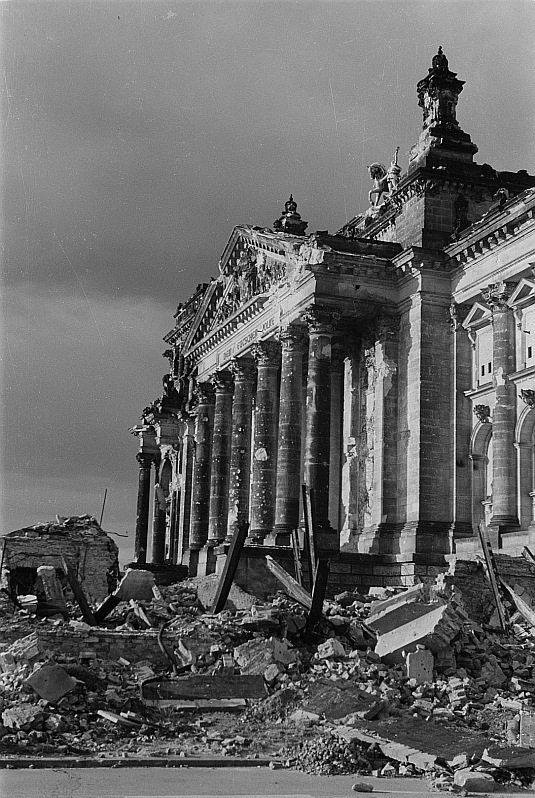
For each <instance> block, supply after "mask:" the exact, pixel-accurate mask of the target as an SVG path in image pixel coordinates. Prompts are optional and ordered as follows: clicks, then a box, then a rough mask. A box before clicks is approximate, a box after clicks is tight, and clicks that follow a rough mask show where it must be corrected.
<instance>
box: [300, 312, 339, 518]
mask: <svg viewBox="0 0 535 798" xmlns="http://www.w3.org/2000/svg"><path fill="white" fill-rule="evenodd" d="M303 320H304V321H305V322H306V324H307V325H308V330H309V346H308V379H307V400H306V432H305V474H304V476H305V483H306V484H307V485H308V487H309V488H311V489H312V490H313V492H314V493H313V495H314V504H313V509H314V514H315V519H316V527H317V529H318V530H319V531H330V530H331V525H330V523H329V517H328V513H329V471H330V456H331V340H332V336H333V334H334V328H333V325H332V322H333V314H331V313H327V312H325V311H322V310H320V309H318V308H316V307H313V308H311V309H310V310H308V311H306V313H305V314H303Z"/></svg>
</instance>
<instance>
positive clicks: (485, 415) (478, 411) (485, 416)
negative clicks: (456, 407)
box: [474, 405, 490, 424]
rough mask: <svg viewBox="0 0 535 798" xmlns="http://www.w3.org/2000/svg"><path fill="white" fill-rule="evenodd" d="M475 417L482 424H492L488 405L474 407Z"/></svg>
mask: <svg viewBox="0 0 535 798" xmlns="http://www.w3.org/2000/svg"><path fill="white" fill-rule="evenodd" d="M474 415H475V416H476V418H478V419H479V421H481V423H482V424H490V407H489V406H488V405H474Z"/></svg>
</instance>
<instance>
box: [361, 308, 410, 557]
mask: <svg viewBox="0 0 535 798" xmlns="http://www.w3.org/2000/svg"><path fill="white" fill-rule="evenodd" d="M398 331H399V319H398V318H397V317H394V316H387V315H384V314H382V315H380V316H379V317H378V318H377V319H376V321H375V323H374V328H373V337H374V339H375V343H374V346H373V347H372V348H371V350H369V355H368V379H369V389H368V397H367V398H368V405H369V407H368V419H367V426H368V434H369V436H370V438H371V441H370V444H369V447H368V449H369V451H371V452H372V453H373V460H372V462H371V463H370V468H371V474H370V476H369V482H368V484H367V494H368V504H369V514H368V516H369V523H368V526H367V529H366V530H365V535H364V536H363V540H362V541H361V547H360V549H359V550H360V551H364V552H366V553H370V554H371V553H374V554H375V553H377V554H392V553H395V552H396V550H397V546H398V538H399V531H400V529H399V527H400V525H399V524H398V523H397V522H398V512H397V491H398V484H397V472H398V469H397V410H398V401H397V399H398V374H397V372H398Z"/></svg>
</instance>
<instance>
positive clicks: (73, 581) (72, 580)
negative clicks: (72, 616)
mask: <svg viewBox="0 0 535 798" xmlns="http://www.w3.org/2000/svg"><path fill="white" fill-rule="evenodd" d="M61 565H62V567H63V570H64V571H65V574H66V576H67V581H68V582H69V585H70V588H71V590H72V592H73V593H74V598H75V599H76V601H77V603H78V606H79V607H80V609H81V611H82V618H83V619H84V621H85V622H86V623H87V624H89V626H96V625H97V622H96V620H95V616H94V614H93V611H92V610H91V607H90V606H89V603H88V601H87V599H86V597H85V593H84V591H83V590H82V586H81V584H80V582H79V581H78V577H77V576H76V573H75V572H74V569H73V568H71V566H70V565H69V563H68V562H67V560H66V559H65V557H63V556H62V557H61Z"/></svg>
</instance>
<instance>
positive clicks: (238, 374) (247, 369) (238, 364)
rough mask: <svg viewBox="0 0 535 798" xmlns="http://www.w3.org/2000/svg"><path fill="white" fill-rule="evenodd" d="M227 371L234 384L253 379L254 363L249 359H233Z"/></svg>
mask: <svg viewBox="0 0 535 798" xmlns="http://www.w3.org/2000/svg"><path fill="white" fill-rule="evenodd" d="M229 371H230V372H231V374H232V376H233V377H234V380H235V382H238V381H240V382H244V381H247V380H251V381H252V380H253V379H254V361H253V360H252V359H251V358H249V357H235V358H234V359H233V360H231V361H230V363H229Z"/></svg>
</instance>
